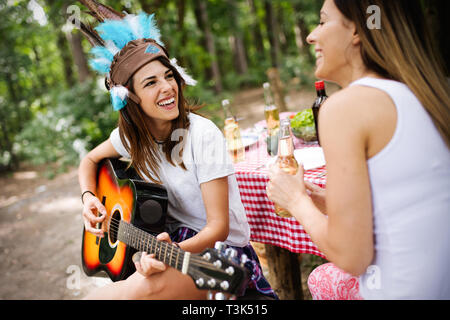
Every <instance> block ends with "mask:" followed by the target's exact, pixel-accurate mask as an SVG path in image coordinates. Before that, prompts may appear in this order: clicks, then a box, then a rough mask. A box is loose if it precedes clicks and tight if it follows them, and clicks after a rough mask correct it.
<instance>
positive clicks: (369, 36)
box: [334, 0, 450, 148]
mask: <svg viewBox="0 0 450 320" xmlns="http://www.w3.org/2000/svg"><path fill="white" fill-rule="evenodd" d="M334 3H335V5H336V7H337V8H338V9H339V11H340V12H341V13H342V14H343V15H344V16H345V17H346V18H347V19H348V20H350V21H352V22H354V23H355V25H356V31H357V32H358V35H359V37H360V39H361V56H362V59H363V62H364V64H365V66H366V67H367V68H368V69H369V70H371V71H374V72H376V73H378V74H379V75H381V76H383V77H385V78H387V79H392V80H396V81H400V82H403V83H405V84H406V85H407V86H408V87H409V88H410V89H411V91H412V92H413V93H414V94H415V95H416V97H417V98H418V99H419V100H420V102H421V103H422V105H423V106H424V108H425V109H426V110H427V112H428V114H429V115H430V116H431V118H432V120H433V122H434V124H435V126H436V128H437V129H438V130H439V133H440V134H441V136H442V138H443V139H444V141H445V143H446V144H447V146H448V147H449V148H450V126H449V123H450V111H449V108H450V97H449V91H450V90H449V84H448V82H447V79H446V77H445V72H444V70H445V69H444V64H443V62H442V58H441V57H440V55H439V54H438V50H437V49H436V45H435V43H433V41H432V39H433V38H432V36H431V33H430V31H429V29H428V26H427V23H426V20H425V16H424V14H423V11H422V8H421V6H420V2H419V1H418V0H334ZM371 5H376V6H378V7H379V8H380V11H381V29H369V28H368V27H367V24H366V19H367V18H368V15H367V13H366V10H367V8H368V7H369V6H371Z"/></svg>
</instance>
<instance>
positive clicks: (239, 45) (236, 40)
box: [227, 0, 248, 74]
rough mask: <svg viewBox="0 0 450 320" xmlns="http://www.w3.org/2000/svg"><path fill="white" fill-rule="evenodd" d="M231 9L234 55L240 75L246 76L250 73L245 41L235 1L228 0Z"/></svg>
mask: <svg viewBox="0 0 450 320" xmlns="http://www.w3.org/2000/svg"><path fill="white" fill-rule="evenodd" d="M227 3H228V7H229V17H230V21H231V24H230V25H231V29H232V32H233V46H232V48H233V53H234V57H235V59H234V61H235V62H236V69H237V72H238V74H245V73H247V71H248V64H247V57H246V54H245V46H244V41H243V40H242V32H241V29H240V26H239V18H238V17H237V11H236V2H235V0H227Z"/></svg>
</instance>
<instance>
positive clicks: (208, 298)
mask: <svg viewBox="0 0 450 320" xmlns="http://www.w3.org/2000/svg"><path fill="white" fill-rule="evenodd" d="M206 300H214V293H213V292H212V291H211V290H208V293H207V294H206Z"/></svg>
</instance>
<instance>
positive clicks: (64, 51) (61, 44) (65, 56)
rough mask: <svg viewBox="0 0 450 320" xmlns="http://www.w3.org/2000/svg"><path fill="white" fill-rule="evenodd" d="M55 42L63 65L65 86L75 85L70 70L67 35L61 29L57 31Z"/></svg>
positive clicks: (70, 58) (70, 60)
mask: <svg viewBox="0 0 450 320" xmlns="http://www.w3.org/2000/svg"><path fill="white" fill-rule="evenodd" d="M57 42H58V50H59V53H60V56H61V61H62V65H63V72H64V79H65V80H66V85H67V87H68V88H70V87H72V86H74V85H75V77H74V74H73V70H72V65H73V64H72V57H71V56H70V49H69V46H68V42H67V37H66V35H65V34H64V33H63V32H62V31H61V30H60V31H58V39H57Z"/></svg>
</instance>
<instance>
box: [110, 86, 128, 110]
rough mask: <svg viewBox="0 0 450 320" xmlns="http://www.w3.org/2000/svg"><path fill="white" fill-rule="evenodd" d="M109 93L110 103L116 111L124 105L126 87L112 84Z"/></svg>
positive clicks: (126, 93) (126, 95) (125, 102)
mask: <svg viewBox="0 0 450 320" xmlns="http://www.w3.org/2000/svg"><path fill="white" fill-rule="evenodd" d="M109 92H110V94H111V103H112V105H113V108H114V110H116V111H118V110H120V109H122V108H123V107H125V106H126V104H127V97H128V89H127V88H125V87H124V86H120V85H119V86H114V87H112V88H111V90H110V91H109Z"/></svg>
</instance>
